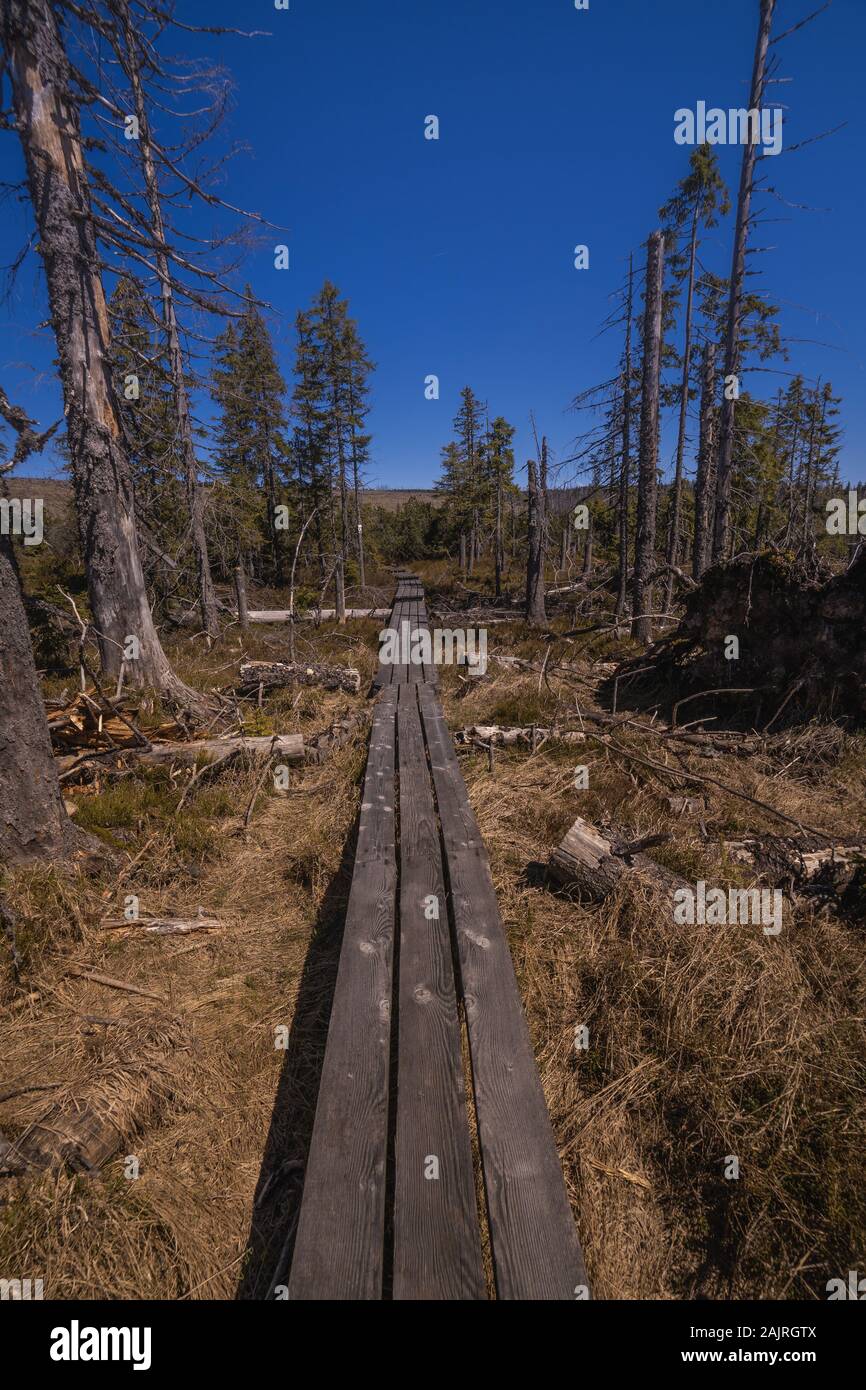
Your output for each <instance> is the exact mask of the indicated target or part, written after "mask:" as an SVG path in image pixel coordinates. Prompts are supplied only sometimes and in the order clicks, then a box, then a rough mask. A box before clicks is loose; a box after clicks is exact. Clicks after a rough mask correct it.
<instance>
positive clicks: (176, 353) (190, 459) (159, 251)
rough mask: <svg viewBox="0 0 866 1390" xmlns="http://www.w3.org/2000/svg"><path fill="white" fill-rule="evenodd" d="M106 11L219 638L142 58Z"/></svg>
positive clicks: (209, 627) (202, 568) (119, 13)
mask: <svg viewBox="0 0 866 1390" xmlns="http://www.w3.org/2000/svg"><path fill="white" fill-rule="evenodd" d="M110 8H111V10H112V11H113V13H114V14H115V15H116V17H117V24H118V30H119V36H118V39H119V41H118V43H117V45H116V50H117V52H118V54H119V58H120V63H121V65H122V67H123V70H124V73H125V75H126V78H127V80H128V82H129V86H130V91H131V94H132V106H133V111H134V114H135V118H136V122H137V134H138V140H137V142H136V144H137V149H138V155H139V159H140V161H141V172H142V179H143V183H144V191H145V197H146V200H147V206H148V210H149V213H150V231H151V235H152V238H153V243H154V261H155V264H156V272H157V277H158V280H159V288H160V295H161V299H162V313H163V323H164V328H165V338H166V346H167V349H168V361H169V370H170V373H171V387H172V395H173V400H174V410H175V414H176V417H177V430H178V435H179V446H180V453H181V458H182V463H183V473H184V481H185V484H186V493H187V505H188V508H189V525H190V537H191V540H192V546H193V550H194V553H195V557H196V569H197V581H198V601H199V608H200V611H201V621H202V627H203V628H204V630H205V632H206V633H207V634H208V636H209V637H216V636H218V634H219V621H218V618H217V605H216V595H215V593H214V587H213V579H212V577H211V568H210V560H209V558H208V552H207V541H206V539H205V529H204V511H203V505H202V490H201V486H200V484H199V478H198V472H199V469H198V461H197V459H196V455H195V444H194V440H193V424H192V410H191V408H190V401H189V393H188V391H187V386H186V373H185V368H184V360H183V353H182V351H181V346H180V332H179V329H178V321H177V310H176V307H175V289H174V276H173V274H172V270H171V265H170V261H169V254H168V243H167V241H166V232H165V223H164V219H163V211H162V201H161V197H160V189H159V175H158V171H157V165H156V157H155V153H154V146H153V141H152V139H151V133H150V121H149V118H148V111H147V101H146V99H145V91H144V84H143V81H142V67H143V66H144V64H146V62H147V59H146V57H145V58H144V60H143V59H142V55H141V53H140V38H139V35H138V33H137V30H136V26H135V25H134V24H133V21H132V15H131V11H130V6H129V3H128V0H111V5H110Z"/></svg>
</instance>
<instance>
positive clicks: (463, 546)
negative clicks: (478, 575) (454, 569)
mask: <svg viewBox="0 0 866 1390" xmlns="http://www.w3.org/2000/svg"><path fill="white" fill-rule="evenodd" d="M460 573H461V574H465V573H466V532H465V531H461V532H460Z"/></svg>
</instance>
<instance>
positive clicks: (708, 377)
mask: <svg viewBox="0 0 866 1390" xmlns="http://www.w3.org/2000/svg"><path fill="white" fill-rule="evenodd" d="M715 394H716V345H715V343H711V342H708V343H705V344H704V356H703V367H702V372H701V423H700V437H699V441H698V474H697V477H696V479H695V548H694V554H693V556H692V575H693V577H694V578H695V579H700V577H701V575H702V574H703V572H704V570H705V569H706V568H707V565H708V564H709V563H710V553H711V550H712V541H713V517H714V515H715V505H716V445H715V439H714V437H713V434H714V429H713V426H714V412H715Z"/></svg>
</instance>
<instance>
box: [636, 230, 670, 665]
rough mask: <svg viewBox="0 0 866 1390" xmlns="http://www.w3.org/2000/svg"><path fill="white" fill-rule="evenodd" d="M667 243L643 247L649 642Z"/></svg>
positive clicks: (642, 526)
mask: <svg viewBox="0 0 866 1390" xmlns="http://www.w3.org/2000/svg"><path fill="white" fill-rule="evenodd" d="M664 255H665V239H664V235H663V234H662V232H659V231H656V232H653V234H652V236H651V237H650V239H649V242H648V243H647V266H646V305H645V310H644V323H643V385H642V391H641V406H640V467H639V473H638V495H637V535H636V537H635V558H634V583H633V586H632V610H633V611H632V626H631V632H632V636H633V637H636V638H637V640H638V641H639V642H650V641H652V618H651V617H650V614H651V613H652V605H653V593H652V584H651V583H650V575H651V574H652V572H653V569H654V567H655V541H656V506H657V499H658V453H659V372H660V368H661V344H662V276H663V271H664Z"/></svg>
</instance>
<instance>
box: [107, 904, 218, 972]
mask: <svg viewBox="0 0 866 1390" xmlns="http://www.w3.org/2000/svg"><path fill="white" fill-rule="evenodd" d="M222 925H223V924H222V922H220V921H219V920H218V918H216V917H201V916H199V917H190V918H183V917H134V918H132V919H131V920H130V918H128V917H106V918H105V919H104V920H103V921H102V922H101V923H100V926H102V927H104V928H105V929H106V930H108V931H123V930H125V929H127V928H133V929H134V928H137V929H138V930H139V931H143V932H146V933H148V934H150V935H152V936H188V935H189V933H190V932H193V931H210V930H213V929H216V928H221V927H222ZM91 978H92V977H91Z"/></svg>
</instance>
